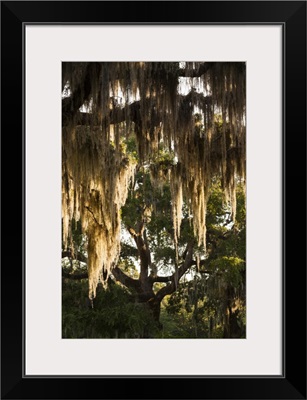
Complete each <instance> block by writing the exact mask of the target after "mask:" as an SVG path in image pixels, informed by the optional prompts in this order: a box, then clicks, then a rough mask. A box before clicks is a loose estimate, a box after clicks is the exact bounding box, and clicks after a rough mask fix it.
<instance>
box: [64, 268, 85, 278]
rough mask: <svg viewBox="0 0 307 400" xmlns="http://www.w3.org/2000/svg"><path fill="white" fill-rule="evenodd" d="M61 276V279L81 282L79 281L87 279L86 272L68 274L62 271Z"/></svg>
mask: <svg viewBox="0 0 307 400" xmlns="http://www.w3.org/2000/svg"><path fill="white" fill-rule="evenodd" d="M62 276H63V278H67V279H73V280H81V279H87V278H88V273H87V272H83V273H81V274H69V273H68V272H65V271H64V270H63V269H62Z"/></svg>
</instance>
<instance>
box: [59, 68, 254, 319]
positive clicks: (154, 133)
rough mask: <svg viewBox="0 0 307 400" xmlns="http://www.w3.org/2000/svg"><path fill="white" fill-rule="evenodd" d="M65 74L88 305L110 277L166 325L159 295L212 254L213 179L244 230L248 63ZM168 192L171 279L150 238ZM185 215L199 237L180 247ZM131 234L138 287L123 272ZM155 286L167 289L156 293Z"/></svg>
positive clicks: (66, 135) (69, 236) (66, 147)
mask: <svg viewBox="0 0 307 400" xmlns="http://www.w3.org/2000/svg"><path fill="white" fill-rule="evenodd" d="M62 78H63V80H62V84H63V86H62V91H63V92H62V93H63V96H62V226H63V250H64V254H63V255H68V254H70V255H71V256H73V257H75V258H76V254H72V253H73V249H74V243H73V229H74V226H75V224H76V223H78V222H79V223H80V225H81V230H82V233H83V234H84V235H85V237H86V253H87V274H88V282H89V297H90V299H94V298H95V296H96V289H97V285H98V283H99V282H101V283H102V284H105V283H106V282H107V281H108V277H109V276H110V274H111V275H112V276H113V277H114V278H115V279H117V280H118V281H119V282H121V283H122V284H123V285H125V286H126V287H128V288H131V289H133V290H134V291H135V292H136V294H137V296H138V301H140V302H144V303H146V304H147V305H148V307H149V308H151V310H152V312H153V314H154V315H155V317H156V319H157V320H159V313H160V305H161V301H162V299H163V298H164V297H165V296H166V295H169V294H171V293H173V292H175V291H176V290H177V288H178V285H179V281H180V278H181V277H182V276H183V275H184V274H185V273H186V272H187V271H188V270H189V269H190V268H191V267H192V266H193V265H197V268H199V266H200V265H201V264H203V263H205V260H206V259H207V258H208V254H209V252H208V250H207V236H208V235H207V232H206V230H207V229H206V228H207V224H206V215H207V205H208V200H209V198H210V193H211V187H212V182H213V181H214V180H215V179H219V180H220V182H221V187H222V190H223V195H224V200H225V204H229V205H230V206H231V211H230V215H229V219H230V220H231V221H232V223H234V224H235V221H236V209H237V207H236V187H237V183H238V182H240V184H241V185H242V184H243V186H244V183H245V154H246V152H245V139H246V138H245V63H240V62H229V63H227V62H223V63H221V62H216V63H215V62H195V63H194V62H180V63H179V62H178V63H175V62H90V63H75V62H72V63H63V68H62ZM142 179H143V182H144V181H145V180H146V181H148V182H147V186H148V185H150V187H151V191H152V193H155V196H154V197H153V196H152V197H151V200H148V199H142V201H140V200H139V197H140V196H141V192H142V186H143V185H144V183H143V184H142V182H141V180H142ZM163 187H168V190H169V196H170V197H169V205H170V207H171V211H170V214H169V215H170V216H171V224H172V228H171V240H172V248H173V252H174V255H173V258H172V260H173V266H172V271H171V273H170V274H169V275H165V274H163V275H158V274H157V271H156V270H155V262H156V258H157V255H156V254H151V251H150V243H149V239H150V238H149V234H148V231H149V229H148V226H149V225H150V222H151V220H152V219H153V220H154V219H155V218H152V216H153V215H156V214H157V212H159V210H158V208H159V207H157V205H156V204H155V203H156V201H155V199H157V198H158V193H159V190H160V191H161V193H162V192H163ZM142 195H144V191H143V194H142ZM133 204H134V205H135V206H137V210H135V213H136V215H134V214H133V213H132V212H131V205H132V206H133ZM125 208H126V210H127V208H128V209H129V208H130V212H129V213H128V214H129V215H127V211H125ZM157 210H158V211H157ZM186 218H188V219H189V220H190V221H191V226H192V232H191V234H189V235H188V236H184V238H183V239H184V240H186V243H185V245H184V246H183V243H182V237H181V236H182V234H183V233H182V231H183V226H182V223H183V221H184V219H186ZM234 226H235V225H234ZM122 228H125V229H126V231H127V234H128V235H129V236H130V237H131V238H132V240H133V242H134V244H135V248H136V252H137V257H138V259H139V262H140V267H139V276H138V278H137V279H134V278H132V277H131V276H129V274H127V273H126V272H124V270H123V268H121V258H120V255H121V252H123V248H121V232H122ZM164 228H165V227H164ZM168 229H169V228H168ZM169 230H170V229H169ZM161 232H162V231H161ZM153 258H154V262H153ZM155 283H165V285H164V286H162V287H160V289H159V290H154V284H155Z"/></svg>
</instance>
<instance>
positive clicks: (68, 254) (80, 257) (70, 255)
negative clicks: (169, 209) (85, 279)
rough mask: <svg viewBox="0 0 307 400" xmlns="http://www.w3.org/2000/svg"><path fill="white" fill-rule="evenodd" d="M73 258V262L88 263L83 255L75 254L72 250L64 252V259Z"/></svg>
mask: <svg viewBox="0 0 307 400" xmlns="http://www.w3.org/2000/svg"><path fill="white" fill-rule="evenodd" d="M65 257H68V258H72V259H73V260H77V261H81V262H83V263H87V258H86V257H85V256H84V255H83V254H82V253H79V252H78V253H77V254H73V253H72V252H71V251H70V250H66V251H62V258H65Z"/></svg>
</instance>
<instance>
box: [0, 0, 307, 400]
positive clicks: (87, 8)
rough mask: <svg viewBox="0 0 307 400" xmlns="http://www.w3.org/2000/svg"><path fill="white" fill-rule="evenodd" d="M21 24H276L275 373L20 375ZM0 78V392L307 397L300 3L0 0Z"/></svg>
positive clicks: (19, 395)
mask: <svg viewBox="0 0 307 400" xmlns="http://www.w3.org/2000/svg"><path fill="white" fill-rule="evenodd" d="M196 8H197V12H195V9H196ZM97 16H103V17H102V20H97V18H98V17H97ZM27 23H40V24H49V23H56V24H60V23H64V24H66V23H67V24H69V23H75V24H79V23H80V24H84V23H86V24H92V23H101V24H115V23H119V24H181V25H185V24H199V23H200V24H202V23H203V24H244V25H245V24H246V25H249V24H281V25H282V26H283V32H284V43H283V51H284V65H283V77H284V82H283V95H284V98H283V106H284V108H283V109H284V116H283V120H284V121H283V283H284V296H283V315H284V330H283V349H282V352H283V374H282V376H233V377H225V376H221V377H219V376H214V377H212V376H192V377H181V376H153V377H146V376H125V377H82V378H80V377H78V376H69V377H67V376H62V377H61V376H58V377H51V376H41V377H31V376H24V373H23V370H24V369H23V366H24V361H25V360H24V323H25V321H24V312H23V310H24V268H25V267H26V266H25V260H24V249H25V225H24V223H25V219H24V210H25V184H26V183H25V160H24V154H25V153H24V146H25V136H24V82H23V64H24V43H23V29H24V26H25V24H27ZM1 86H2V89H1V91H2V96H1V97H2V104H1V144H2V151H1V156H2V158H1V160H2V161H1V167H2V172H1V178H2V182H1V189H2V193H1V227H2V240H1V244H2V247H1V249H2V251H1V261H2V262H1V398H3V399H96V398H108V399H162V398H168V399H306V252H305V248H306V236H305V228H306V223H305V222H306V2H305V1H260V2H259V1H237V2H236V1H225V2H224V1H212V2H210V1H197V2H193V1H178V2H168V1H165V2H158V1H140V2H128V1H127V2H117V1H112V2H104V1H48V2H47V1H46V2H43V1H23V2H21V1H16V2H15V1H2V2H1ZM259 162H261V159H260V160H259ZM12 167H14V168H12ZM20 171H22V173H20ZM21 200H22V201H21ZM264 229H265V228H264ZM17 232H18V235H17ZM20 234H22V240H21V241H20ZM17 236H18V237H17ZM260 241H261V238H260ZM17 249H18V250H19V252H17ZM46 284H47V283H46ZM259 290H261V288H259ZM165 385H167V386H168V389H167V391H166V387H167V386H165Z"/></svg>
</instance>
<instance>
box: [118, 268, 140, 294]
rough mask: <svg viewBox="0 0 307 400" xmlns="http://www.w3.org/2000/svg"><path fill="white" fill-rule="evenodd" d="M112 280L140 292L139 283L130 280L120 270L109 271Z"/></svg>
mask: <svg viewBox="0 0 307 400" xmlns="http://www.w3.org/2000/svg"><path fill="white" fill-rule="evenodd" d="M111 273H112V275H113V276H114V278H115V279H116V280H117V281H119V282H120V283H122V284H123V285H125V286H126V287H128V288H131V289H134V290H135V291H136V292H139V291H140V283H139V281H138V280H136V279H133V278H130V276H128V275H126V274H125V273H124V272H123V271H122V270H121V269H120V268H118V267H115V268H113V269H112V271H111Z"/></svg>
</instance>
